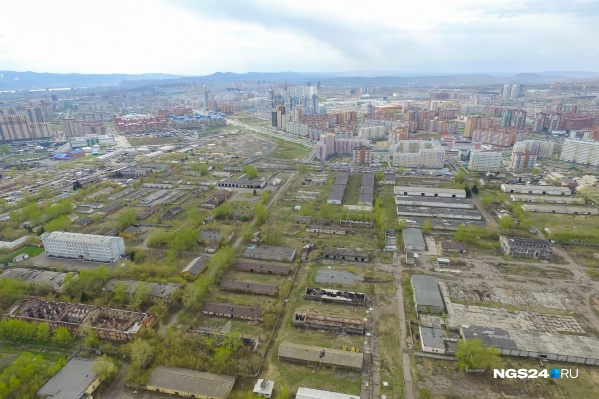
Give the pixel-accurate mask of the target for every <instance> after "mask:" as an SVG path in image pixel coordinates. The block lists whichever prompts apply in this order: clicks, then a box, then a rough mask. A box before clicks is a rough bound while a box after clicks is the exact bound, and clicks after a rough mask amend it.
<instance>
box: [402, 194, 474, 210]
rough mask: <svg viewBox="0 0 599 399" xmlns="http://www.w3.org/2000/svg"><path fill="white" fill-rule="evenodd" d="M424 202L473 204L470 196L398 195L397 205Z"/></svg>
mask: <svg viewBox="0 0 599 399" xmlns="http://www.w3.org/2000/svg"><path fill="white" fill-rule="evenodd" d="M419 202H423V203H426V204H427V205H428V206H439V207H447V208H453V206H452V205H471V204H472V201H471V200H470V199H469V198H448V197H419V196H415V195H396V196H395V204H396V205H411V204H413V203H419Z"/></svg>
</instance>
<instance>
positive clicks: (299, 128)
mask: <svg viewBox="0 0 599 399" xmlns="http://www.w3.org/2000/svg"><path fill="white" fill-rule="evenodd" d="M285 131H286V132H288V133H291V134H296V135H298V136H302V137H306V136H308V134H309V132H310V128H309V127H308V125H306V124H303V123H299V122H293V121H290V122H287V123H285Z"/></svg>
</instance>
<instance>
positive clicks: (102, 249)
mask: <svg viewBox="0 0 599 399" xmlns="http://www.w3.org/2000/svg"><path fill="white" fill-rule="evenodd" d="M41 239H42V243H43V244H44V248H45V251H46V256H52V257H58V258H72V259H84V260H91V261H96V262H115V261H116V260H118V259H119V258H120V257H121V256H123V255H125V241H124V240H123V237H110V236H101V235H93V234H79V233H68V232H63V231H54V232H52V233H44V234H42V235H41Z"/></svg>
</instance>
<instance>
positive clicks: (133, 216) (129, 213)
mask: <svg viewBox="0 0 599 399" xmlns="http://www.w3.org/2000/svg"><path fill="white" fill-rule="evenodd" d="M116 222H117V224H118V226H119V228H120V229H126V228H127V227H129V226H133V225H134V224H135V223H136V222H137V212H136V211H135V209H127V210H124V211H122V212H121V213H119V216H118V217H117V219H116Z"/></svg>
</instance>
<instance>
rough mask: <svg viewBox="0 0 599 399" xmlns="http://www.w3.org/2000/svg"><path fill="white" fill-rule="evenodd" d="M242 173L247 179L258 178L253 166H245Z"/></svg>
mask: <svg viewBox="0 0 599 399" xmlns="http://www.w3.org/2000/svg"><path fill="white" fill-rule="evenodd" d="M242 170H243V172H244V173H245V174H246V175H247V178H248V179H255V178H256V177H258V169H256V167H255V166H252V165H247V166H244V167H243V169H242Z"/></svg>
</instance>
